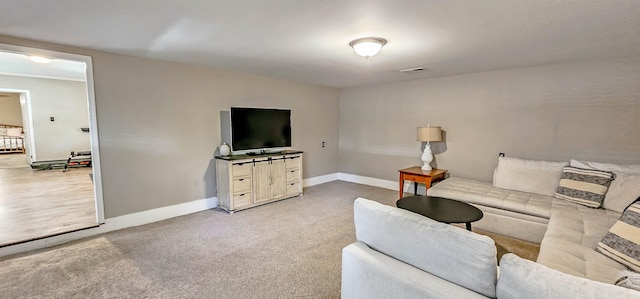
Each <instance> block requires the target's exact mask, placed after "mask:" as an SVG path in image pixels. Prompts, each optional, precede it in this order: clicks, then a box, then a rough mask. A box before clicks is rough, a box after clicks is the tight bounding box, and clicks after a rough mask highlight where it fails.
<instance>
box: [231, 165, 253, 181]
mask: <svg viewBox="0 0 640 299" xmlns="http://www.w3.org/2000/svg"><path fill="white" fill-rule="evenodd" d="M252 166H253V165H252V163H251V162H246V163H238V164H233V166H232V171H233V177H236V178H237V177H241V176H247V175H251V170H252V168H253V167H252Z"/></svg>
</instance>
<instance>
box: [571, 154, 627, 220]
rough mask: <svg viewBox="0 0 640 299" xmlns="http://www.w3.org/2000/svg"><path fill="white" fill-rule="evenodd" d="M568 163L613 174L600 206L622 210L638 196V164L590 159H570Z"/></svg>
mask: <svg viewBox="0 0 640 299" xmlns="http://www.w3.org/2000/svg"><path fill="white" fill-rule="evenodd" d="M570 165H571V166H573V167H580V168H586V169H596V170H604V171H611V172H613V173H614V174H615V177H614V179H613V181H612V182H611V185H609V190H608V191H607V194H605V196H604V202H602V207H603V208H605V209H609V210H613V211H616V212H620V213H622V212H624V209H625V208H626V207H628V206H629V205H630V204H631V203H632V202H634V201H635V200H636V198H638V197H640V165H624V164H613V163H600V162H590V161H580V160H571V162H570Z"/></svg>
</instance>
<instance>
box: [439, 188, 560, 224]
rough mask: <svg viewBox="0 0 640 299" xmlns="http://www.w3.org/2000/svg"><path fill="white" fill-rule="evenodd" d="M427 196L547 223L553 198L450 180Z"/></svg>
mask: <svg viewBox="0 0 640 299" xmlns="http://www.w3.org/2000/svg"><path fill="white" fill-rule="evenodd" d="M427 194H428V195H429V196H438V197H444V198H450V199H455V200H460V201H464V202H468V203H472V204H478V205H482V206H486V207H492V208H498V209H503V210H507V211H512V212H517V213H521V214H526V215H531V216H537V217H542V218H545V219H548V218H549V216H550V215H551V205H552V201H553V197H551V196H547V195H540V194H535V193H527V192H520V191H512V190H506V189H502V188H497V187H494V186H493V185H491V183H487V182H480V181H475V180H467V179H461V178H449V179H446V180H444V181H441V182H439V183H438V184H436V185H434V186H433V187H431V188H429V190H427Z"/></svg>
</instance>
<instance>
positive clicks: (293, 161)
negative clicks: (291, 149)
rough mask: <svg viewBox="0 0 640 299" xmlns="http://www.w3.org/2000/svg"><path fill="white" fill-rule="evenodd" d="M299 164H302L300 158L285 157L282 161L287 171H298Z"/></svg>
mask: <svg viewBox="0 0 640 299" xmlns="http://www.w3.org/2000/svg"><path fill="white" fill-rule="evenodd" d="M301 162H302V157H300V156H295V157H287V158H286V159H285V161H284V163H285V164H286V165H287V169H300V167H301V164H300V163H301Z"/></svg>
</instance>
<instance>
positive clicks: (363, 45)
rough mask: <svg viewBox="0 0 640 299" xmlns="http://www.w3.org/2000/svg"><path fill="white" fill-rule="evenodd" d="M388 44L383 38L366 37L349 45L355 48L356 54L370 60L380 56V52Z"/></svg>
mask: <svg viewBox="0 0 640 299" xmlns="http://www.w3.org/2000/svg"><path fill="white" fill-rule="evenodd" d="M386 43H387V40H385V39H383V38H378V37H366V38H360V39H356V40H354V41H352V42H351V43H349V45H350V46H351V47H352V48H353V51H355V52H356V54H358V55H360V56H363V57H367V58H369V57H371V56H373V55H376V54H378V52H380V50H381V49H382V46H384V45H385V44H386Z"/></svg>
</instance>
